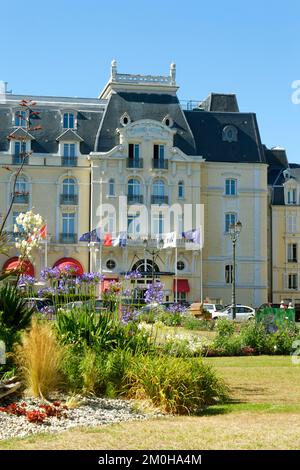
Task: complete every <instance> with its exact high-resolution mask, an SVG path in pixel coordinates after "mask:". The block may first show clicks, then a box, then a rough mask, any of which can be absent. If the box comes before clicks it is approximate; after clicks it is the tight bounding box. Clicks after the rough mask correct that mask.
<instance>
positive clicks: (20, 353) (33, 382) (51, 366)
mask: <svg viewBox="0 0 300 470" xmlns="http://www.w3.org/2000/svg"><path fill="white" fill-rule="evenodd" d="M63 353H64V350H63V347H62V346H61V345H60V344H59V342H58V340H57V337H56V334H55V331H54V330H53V327H52V326H51V324H50V323H49V322H45V321H41V320H38V319H37V318H33V319H32V326H31V329H30V330H29V331H27V332H25V333H24V334H23V336H22V338H21V344H19V345H17V346H16V362H17V364H18V365H19V367H20V369H21V371H22V374H23V377H24V381H25V384H26V387H27V392H28V393H29V394H30V395H32V396H34V397H39V396H40V397H42V398H44V397H45V396H48V395H49V394H50V393H51V392H53V391H54V390H56V389H57V387H58V385H59V384H60V380H61V375H60V363H61V360H62V358H63Z"/></svg>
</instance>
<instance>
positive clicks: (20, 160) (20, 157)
mask: <svg viewBox="0 0 300 470" xmlns="http://www.w3.org/2000/svg"><path fill="white" fill-rule="evenodd" d="M23 161H24V165H28V162H29V157H28V155H26V156H25V157H24V155H20V154H16V155H13V156H12V164H13V165H21V164H22V163H23Z"/></svg>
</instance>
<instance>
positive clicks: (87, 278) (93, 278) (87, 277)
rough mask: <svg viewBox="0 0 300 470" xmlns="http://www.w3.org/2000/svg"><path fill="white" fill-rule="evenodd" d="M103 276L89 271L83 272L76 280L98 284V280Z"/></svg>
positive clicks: (101, 279)
mask: <svg viewBox="0 0 300 470" xmlns="http://www.w3.org/2000/svg"><path fill="white" fill-rule="evenodd" d="M103 278H104V277H103V276H102V275H101V274H100V273H97V272H91V273H83V274H82V275H81V276H79V277H78V281H79V283H80V282H83V283H87V284H98V283H99V282H101V281H103Z"/></svg>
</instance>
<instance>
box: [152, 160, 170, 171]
mask: <svg viewBox="0 0 300 470" xmlns="http://www.w3.org/2000/svg"><path fill="white" fill-rule="evenodd" d="M153 168H155V169H157V170H167V169H168V168H169V161H168V160H160V159H158V158H153Z"/></svg>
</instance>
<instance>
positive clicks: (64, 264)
mask: <svg viewBox="0 0 300 470" xmlns="http://www.w3.org/2000/svg"><path fill="white" fill-rule="evenodd" d="M53 267H54V268H58V269H59V270H60V271H67V272H69V273H70V274H71V275H72V274H74V276H81V275H82V274H83V267H82V265H81V263H80V262H79V261H77V260H76V259H74V258H61V259H60V260H58V261H56V263H55V264H54V266H53Z"/></svg>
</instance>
